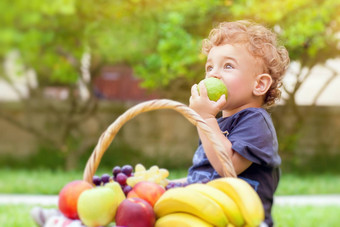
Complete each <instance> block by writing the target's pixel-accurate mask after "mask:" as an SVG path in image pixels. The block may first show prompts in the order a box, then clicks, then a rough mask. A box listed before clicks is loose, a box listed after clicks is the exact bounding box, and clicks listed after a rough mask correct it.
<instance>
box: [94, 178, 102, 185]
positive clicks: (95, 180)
mask: <svg viewBox="0 0 340 227" xmlns="http://www.w3.org/2000/svg"><path fill="white" fill-rule="evenodd" d="M92 182H93V184H95V185H96V186H99V185H100V184H101V183H102V179H101V178H100V177H99V176H93V177H92Z"/></svg>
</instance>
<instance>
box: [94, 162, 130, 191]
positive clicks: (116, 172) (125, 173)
mask: <svg viewBox="0 0 340 227" xmlns="http://www.w3.org/2000/svg"><path fill="white" fill-rule="evenodd" d="M132 176H133V167H132V166H131V165H124V166H122V167H120V166H115V167H114V168H113V169H112V175H109V174H107V173H104V174H103V175H102V176H101V177H100V176H96V175H95V176H93V178H92V182H93V184H95V185H96V186H100V185H104V184H106V183H108V182H110V181H116V182H117V183H118V184H120V186H121V187H122V190H123V192H124V194H125V195H127V194H128V193H129V192H130V191H131V189H132V187H131V186H130V185H127V183H126V181H127V179H128V178H129V177H132Z"/></svg>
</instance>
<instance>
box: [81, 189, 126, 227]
mask: <svg viewBox="0 0 340 227" xmlns="http://www.w3.org/2000/svg"><path fill="white" fill-rule="evenodd" d="M118 205H119V204H118V200H117V197H116V194H115V192H114V191H113V190H112V189H111V188H109V187H104V186H99V187H96V188H92V189H90V190H87V191H84V192H83V193H82V194H81V195H80V196H79V199H78V206H77V207H78V214H79V217H80V220H81V221H82V222H83V223H84V224H85V225H86V226H90V227H93V226H105V225H108V224H109V223H110V222H112V221H113V220H114V217H115V214H116V210H117V207H118Z"/></svg>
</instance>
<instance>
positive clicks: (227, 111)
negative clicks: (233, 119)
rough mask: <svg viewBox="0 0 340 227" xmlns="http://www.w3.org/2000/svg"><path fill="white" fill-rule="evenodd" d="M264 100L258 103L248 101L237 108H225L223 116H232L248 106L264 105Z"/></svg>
mask: <svg viewBox="0 0 340 227" xmlns="http://www.w3.org/2000/svg"><path fill="white" fill-rule="evenodd" d="M262 104H263V103H262V102H261V103H258V102H253V103H247V104H245V105H242V106H239V107H237V108H234V109H225V110H222V117H230V116H232V115H234V114H236V113H238V112H240V111H241V110H244V109H247V108H260V107H262Z"/></svg>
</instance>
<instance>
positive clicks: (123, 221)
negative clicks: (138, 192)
mask: <svg viewBox="0 0 340 227" xmlns="http://www.w3.org/2000/svg"><path fill="white" fill-rule="evenodd" d="M115 221H116V225H117V226H125V227H153V226H154V224H155V221H156V216H155V213H154V211H153V208H152V206H151V205H150V204H149V203H148V202H146V201H145V200H143V199H140V198H128V199H125V200H124V201H123V202H121V204H120V205H119V206H118V209H117V212H116V217H115Z"/></svg>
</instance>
